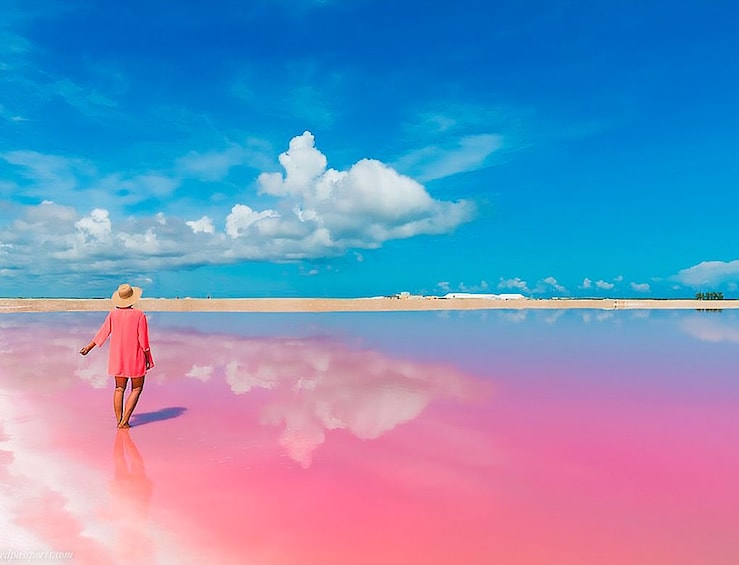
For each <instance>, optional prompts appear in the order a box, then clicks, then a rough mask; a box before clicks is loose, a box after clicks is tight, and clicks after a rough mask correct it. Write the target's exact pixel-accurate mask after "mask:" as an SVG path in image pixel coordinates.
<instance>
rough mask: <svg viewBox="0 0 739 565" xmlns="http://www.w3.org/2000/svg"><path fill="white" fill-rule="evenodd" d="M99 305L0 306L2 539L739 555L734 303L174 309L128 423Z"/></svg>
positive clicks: (90, 552) (560, 559)
mask: <svg viewBox="0 0 739 565" xmlns="http://www.w3.org/2000/svg"><path fill="white" fill-rule="evenodd" d="M102 319H103V316H102V315H99V314H87V313H86V314H48V315H41V314H2V315H0V352H1V353H0V356H1V365H0V552H3V551H16V552H30V551H55V552H71V553H72V555H73V559H72V560H70V562H72V563H82V564H97V563H101V564H102V563H106V564H107V563H131V562H134V561H135V562H139V563H152V564H153V563H162V564H169V563H172V564H187V563H196V564H197V563H234V564H245V563H249V564H252V563H254V564H279V565H284V564H288V565H289V564H301V565H313V564H322V565H333V564H336V565H339V564H341V565H346V564H378V563H383V564H411V563H414V564H416V563H418V564H451V563H459V564H467V565H475V564H491V563H497V564H502V565H507V564H511V565H534V564H536V565H539V564H542V565H543V564H547V565H548V564H558V565H575V564H577V565H580V564H582V565H585V564H587V565H591V564H594V563H597V564H599V565H609V564H614V565H616V564H617V565H624V564H645V565H650V564H663V563H664V564H670V565H681V564H685V565H687V564H706V565H709V564H710V565H729V564H732V565H733V564H736V563H738V562H739V450H738V449H737V445H739V410H737V408H739V374H738V372H737V366H739V363H737V361H739V317H737V316H736V315H735V314H734V313H733V312H720V313H719V312H670V311H661V312H651V313H648V312H615V313H610V312H599V311H585V312H575V311H566V312H564V311H561V312H560V311H558V312H547V313H537V312H526V311H515V312H505V311H504V312H487V313H484V312H467V313H465V314H458V313H451V314H446V315H439V314H436V313H423V312H422V313H384V314H290V315H283V314H259V315H256V314H160V313H152V314H149V322H150V333H151V341H152V349H153V352H154V355H155V358H156V360H157V367H156V368H155V369H154V370H153V371H152V372H151V373H150V374H149V376H148V377H147V384H146V389H145V391H144V394H143V396H142V399H141V402H140V404H139V408H138V413H137V414H136V416H135V418H134V419H133V424H134V426H133V427H132V428H131V430H130V431H128V432H116V430H115V425H114V424H115V423H114V421H113V415H112V407H111V397H112V382H111V380H112V379H110V378H109V377H107V376H106V375H105V370H106V356H107V351H98V350H95V351H94V352H93V353H92V354H91V355H90V356H89V357H88V358H82V357H80V356H79V355H78V354H77V351H78V350H79V348H80V347H81V346H82V345H84V344H85V343H87V341H88V340H89V339H90V337H91V336H92V335H93V334H94V332H95V330H96V329H97V327H98V326H99V325H100V323H101V322H102ZM35 562H39V563H40V562H45V561H43V559H39V560H37V561H35ZM49 562H54V563H59V560H54V561H49Z"/></svg>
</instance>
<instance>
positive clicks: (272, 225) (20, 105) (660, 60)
mask: <svg viewBox="0 0 739 565" xmlns="http://www.w3.org/2000/svg"><path fill="white" fill-rule="evenodd" d="M2 6H3V17H2V18H0V295H4V296H82V297H85V296H107V295H109V294H110V293H111V292H112V290H113V289H114V288H115V287H116V286H117V285H118V284H119V283H120V282H123V281H130V282H132V283H134V284H139V285H141V286H144V288H145V293H146V295H148V296H207V295H210V296H214V297H219V296H223V297H232V296H371V295H383V294H392V293H395V292H400V291H411V292H413V293H424V294H444V293H446V292H452V291H467V292H486V293H500V292H521V293H523V294H526V295H529V296H533V297H549V296H573V297H577V296H625V297H629V296H650V297H683V296H693V295H694V294H695V292H696V291H698V290H721V291H723V292H724V293H725V294H726V296H727V297H733V296H736V295H737V294H738V293H737V288H738V285H739V229H737V227H736V226H737V210H738V209H739V206H738V205H739V196H738V193H739V190H737V189H739V159H738V158H737V157H738V154H737V150H738V149H737V148H738V147H739V143H738V142H737V132H738V131H739V110H738V109H737V102H736V100H737V92H739V57H737V54H738V53H739V39H738V37H739V34H737V33H736V28H737V24H738V23H739V8H736V7H735V6H734V5H733V3H730V2H714V3H711V4H710V7H704V6H701V5H698V3H685V5H682V4H681V3H675V2H647V3H645V2H630V1H625V2H624V1H620V2H615V1H614V2H598V1H596V2H593V1H588V2H585V1H571V2H551V1H549V2H544V1H525V0H524V1H518V2H482V1H477V0H461V1H457V2H454V3H429V2H420V1H419V2H417V1H409V2H375V1H370V0H343V1H341V2H339V1H332V0H323V1H309V0H293V1H288V0H271V1H260V0H253V1H251V2H248V3H247V2H236V1H234V0H231V1H227V0H212V1H211V2H187V1H184V2H177V3H175V2H143V1H140V0H131V1H129V2H125V3H123V4H115V5H112V4H111V3H109V2H102V1H89V0H87V1H74V0H64V1H61V0H58V1H57V0H55V1H41V0H30V1H29V0H23V1H21V0H17V1H16V0H2Z"/></svg>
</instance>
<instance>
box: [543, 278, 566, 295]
mask: <svg viewBox="0 0 739 565" xmlns="http://www.w3.org/2000/svg"><path fill="white" fill-rule="evenodd" d="M549 290H556V291H557V292H562V293H564V292H567V289H566V288H565V287H564V286H562V285H561V284H559V282H558V281H557V279H555V278H554V277H547V278H545V279H542V280H541V281H539V284H537V285H536V292H547V291H549Z"/></svg>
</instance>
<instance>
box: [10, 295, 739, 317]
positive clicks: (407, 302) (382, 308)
mask: <svg viewBox="0 0 739 565" xmlns="http://www.w3.org/2000/svg"><path fill="white" fill-rule="evenodd" d="M111 307H112V304H111V302H110V300H109V299H107V298H105V299H103V298H96V299H79V298H65V299H62V298H39V299H36V298H24V299H13V298H0V313H2V312H6V313H7V312H102V311H107V310H109V309H110V308H111ZM137 307H138V308H141V309H142V310H145V311H148V312H392V311H420V310H521V309H530V310H565V309H594V310H696V309H711V310H717V309H739V301H737V300H687V299H686V300H654V299H648V300H629V299H611V298H606V299H542V300H533V299H514V300H494V299H489V298H436V297H410V298H389V297H388V298H384V297H383V298H142V299H141V300H140V301H139V302H138V303H137Z"/></svg>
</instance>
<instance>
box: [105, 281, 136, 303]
mask: <svg viewBox="0 0 739 565" xmlns="http://www.w3.org/2000/svg"><path fill="white" fill-rule="evenodd" d="M143 292H144V291H143V290H141V289H140V288H139V287H137V286H131V285H130V284H128V283H123V284H122V285H121V286H119V287H118V290H116V291H115V292H114V293H113V296H111V297H110V298H111V300H113V304H115V305H116V306H117V307H118V308H127V307H128V306H133V304H134V303H135V302H136V301H137V300H138V299H139V298H141V295H142V294H143Z"/></svg>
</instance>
